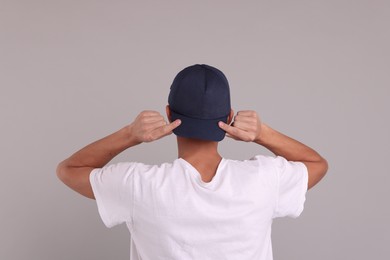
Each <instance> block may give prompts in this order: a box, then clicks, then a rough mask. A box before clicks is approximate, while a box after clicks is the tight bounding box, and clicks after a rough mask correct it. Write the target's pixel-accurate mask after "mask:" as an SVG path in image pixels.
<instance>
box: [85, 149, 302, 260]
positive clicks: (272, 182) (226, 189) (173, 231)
mask: <svg viewBox="0 0 390 260" xmlns="http://www.w3.org/2000/svg"><path fill="white" fill-rule="evenodd" d="M90 182H91V185H92V189H93V192H94V194H95V198H96V202H97V206H98V210H99V214H100V216H101V218H102V220H103V222H104V224H105V225H106V226H107V227H113V226H115V225H118V224H121V223H126V225H127V227H128V229H129V231H130V234H131V237H130V260H141V259H142V260H162V259H164V260H168V259H169V260H172V259H177V260H183V259H201V260H208V259H210V260H215V259H218V260H223V259H234V260H236V259H240V260H246V259H247V260H254V259H256V260H271V259H272V245H271V224H272V219H273V218H276V217H284V216H290V217H297V216H299V215H300V214H301V212H302V210H303V205H304V202H305V195H306V191H307V182H308V175H307V168H306V166H305V165H304V164H303V163H301V162H290V161H287V160H286V159H284V158H283V157H271V156H262V155H258V156H255V157H253V158H251V159H250V160H243V161H240V160H231V159H225V158H223V159H222V160H221V162H220V164H219V166H218V169H217V172H216V174H215V176H214V177H213V179H212V180H211V181H210V182H208V183H206V182H203V181H202V179H201V176H200V174H199V173H198V172H197V170H196V169H195V168H194V167H193V166H192V165H191V164H190V163H188V162H187V161H185V160H184V159H182V158H179V159H176V160H174V161H173V162H172V163H163V164H161V165H146V164H143V163H137V162H127V163H118V164H113V165H109V166H105V167H103V168H101V169H94V170H93V171H92V172H91V174H90Z"/></svg>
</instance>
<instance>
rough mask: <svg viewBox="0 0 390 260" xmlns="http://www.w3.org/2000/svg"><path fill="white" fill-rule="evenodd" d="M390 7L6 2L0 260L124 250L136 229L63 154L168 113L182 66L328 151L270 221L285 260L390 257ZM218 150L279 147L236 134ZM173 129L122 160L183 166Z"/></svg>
mask: <svg viewBox="0 0 390 260" xmlns="http://www.w3.org/2000/svg"><path fill="white" fill-rule="evenodd" d="M389 25H390V4H389V2H388V1H373V0H365V1H345V0H337V1H336V0H332V1H313V0H307V1H191V2H190V1H155V2H147V1H142V3H141V2H136V1H92V0H89V1H75V0H73V1H70V0H66V1H65V0H64V1H49V0H48V1H38V0H37V1H27V0H26V1H17V0H10V1H4V0H1V1H0V87H1V95H0V101H1V102H0V106H1V107H0V116H1V135H0V138H1V140H0V141H1V157H0V160H1V182H0V200H1V204H0V207H1V212H0V259H5V260H14V259H39V260H43V259H128V258H129V233H128V231H127V229H126V227H125V226H124V225H122V226H119V227H115V228H112V229H107V228H106V227H105V226H104V225H103V223H102V222H101V220H100V217H99V215H98V212H97V208H96V205H95V202H94V201H93V200H89V199H86V198H83V197H82V196H80V195H78V194H76V193H74V192H73V191H71V190H70V189H68V188H67V187H66V186H64V185H63V184H62V183H60V181H59V180H58V179H57V177H56V175H55V168H56V165H57V163H58V162H59V161H61V160H63V159H64V158H66V157H68V156H69V155H70V154H71V153H73V152H74V151H76V150H78V149H79V148H81V147H82V146H84V145H86V144H88V143H90V142H92V141H94V140H96V139H98V138H101V137H103V136H105V135H108V134H110V133H111V132H113V131H116V130H117V129H119V128H121V127H122V126H124V125H126V124H128V123H130V122H131V121H132V120H133V119H134V118H135V116H136V115H137V114H138V113H139V112H140V111H142V110H144V109H153V110H157V111H160V112H161V113H165V105H166V103H167V95H168V90H169V87H170V84H171V82H172V80H173V78H174V76H175V75H176V73H177V72H178V71H179V70H181V69H182V68H184V67H186V66H189V65H192V64H195V63H206V64H210V65H213V66H216V67H217V68H219V69H221V70H222V71H223V72H224V73H225V74H226V76H227V78H228V80H229V82H230V85H231V93H232V105H233V107H234V109H235V111H237V110H243V109H254V110H256V111H258V112H259V114H260V115H261V118H262V119H263V120H264V121H265V122H267V123H268V124H269V125H271V126H272V127H274V128H276V129H278V130H280V131H282V132H284V133H286V134H288V135H290V136H292V137H294V138H296V139H298V140H300V141H302V142H304V143H306V144H308V145H310V146H312V147H313V148H315V149H317V150H318V151H319V152H320V153H321V154H322V155H323V156H324V157H325V158H327V159H328V161H329V165H330V170H329V172H328V174H327V176H326V177H325V179H324V180H323V181H322V182H321V183H320V184H318V186H316V187H315V188H314V189H313V190H311V191H309V193H308V195H307V201H306V204H305V210H304V212H303V214H302V215H301V217H300V218H298V219H279V220H277V221H275V222H274V225H273V245H274V255H275V259H319V260H322V259H324V260H325V259H326V260H328V259H362V260H363V259H387V258H388V256H389V252H390V250H389V245H388V244H389V239H388V237H389V235H388V234H389V232H390V228H389V224H388V220H389V219H390V209H389V197H390V192H389V189H388V186H389V184H390V182H389V180H390V178H389V169H388V161H389V159H388V156H389V152H390V149H389V145H390V140H389V132H390V122H389V115H388V112H389V111H390V105H389V102H388V99H389V96H390V86H389V84H390V78H389V69H390V59H389V58H390V51H389V46H390V31H389ZM220 147H221V153H222V155H223V156H225V157H227V158H237V159H245V158H249V157H251V156H253V155H255V154H258V153H267V151H265V150H264V149H262V148H260V147H259V146H256V145H255V144H246V143H239V142H235V141H232V140H230V139H229V140H225V141H223V142H222V143H221V145H220ZM176 157H177V151H176V143H175V137H174V136H173V135H171V136H169V137H167V138H165V139H162V140H159V141H156V142H154V143H150V144H146V145H140V146H137V147H134V148H132V149H130V150H128V151H126V152H124V153H123V154H121V155H120V156H118V157H117V158H116V159H115V160H114V161H113V162H118V161H124V160H133V161H141V162H145V163H156V164H158V163H161V162H164V161H172V160H174V159H175V158H176Z"/></svg>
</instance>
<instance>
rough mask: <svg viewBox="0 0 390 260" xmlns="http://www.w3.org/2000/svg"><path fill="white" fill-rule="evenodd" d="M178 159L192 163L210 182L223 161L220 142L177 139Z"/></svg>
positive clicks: (203, 177)
mask: <svg viewBox="0 0 390 260" xmlns="http://www.w3.org/2000/svg"><path fill="white" fill-rule="evenodd" d="M177 146H178V157H179V158H182V159H184V160H186V161H187V162H188V163H190V164H191V165H192V166H193V167H194V168H195V169H196V170H197V171H198V172H199V173H200V175H201V176H202V180H203V181H206V182H208V181H210V180H211V179H212V178H213V176H214V175H215V172H216V170H217V167H218V165H219V163H220V162H221V160H222V157H221V155H220V154H219V153H218V142H212V141H203V140H197V139H190V138H182V137H177Z"/></svg>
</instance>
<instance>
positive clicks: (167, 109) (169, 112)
mask: <svg viewBox="0 0 390 260" xmlns="http://www.w3.org/2000/svg"><path fill="white" fill-rule="evenodd" d="M165 110H166V112H167V118H168V121H169V123H171V122H172V119H171V108H170V107H169V105H167V106H166V107H165Z"/></svg>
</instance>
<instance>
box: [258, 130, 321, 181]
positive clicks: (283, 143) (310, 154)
mask: <svg viewBox="0 0 390 260" xmlns="http://www.w3.org/2000/svg"><path fill="white" fill-rule="evenodd" d="M254 141H255V142H256V143H258V144H260V145H262V146H264V147H266V148H267V149H269V150H270V151H271V152H273V153H274V154H275V155H279V156H282V157H284V158H286V159H287V160H289V161H299V162H302V163H304V164H305V166H306V167H307V170H308V174H309V176H308V186H307V188H308V189H310V188H312V187H313V186H314V185H316V184H317V183H318V182H319V181H320V180H321V179H322V178H323V177H324V175H325V174H326V172H327V170H328V163H327V161H326V160H325V159H324V158H322V156H321V155H319V154H318V153H317V152H316V151H314V150H313V149H312V148H310V147H308V146H306V145H304V144H302V143H301V142H298V141H297V140H294V139H292V138H290V137H288V136H286V135H284V134H282V133H279V132H278V131H276V130H274V129H272V128H271V127H269V126H267V125H265V124H262V125H261V131H260V135H259V137H258V138H256V139H255V140H254Z"/></svg>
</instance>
